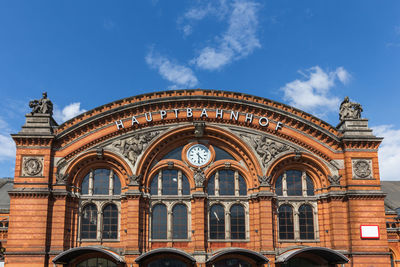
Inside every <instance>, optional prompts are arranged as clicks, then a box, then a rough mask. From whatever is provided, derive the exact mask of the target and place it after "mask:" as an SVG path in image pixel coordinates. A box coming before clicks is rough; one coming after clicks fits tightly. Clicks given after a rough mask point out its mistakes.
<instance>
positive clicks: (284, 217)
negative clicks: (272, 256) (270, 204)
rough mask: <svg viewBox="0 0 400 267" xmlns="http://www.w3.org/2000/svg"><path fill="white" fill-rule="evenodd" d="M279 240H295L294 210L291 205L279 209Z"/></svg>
mask: <svg viewBox="0 0 400 267" xmlns="http://www.w3.org/2000/svg"><path fill="white" fill-rule="evenodd" d="M278 219H279V239H294V227H293V225H294V224H293V209H292V206H290V205H281V206H280V207H279V215H278Z"/></svg>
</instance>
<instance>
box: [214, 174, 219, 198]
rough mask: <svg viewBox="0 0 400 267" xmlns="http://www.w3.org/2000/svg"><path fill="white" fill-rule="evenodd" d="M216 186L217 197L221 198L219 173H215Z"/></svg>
mask: <svg viewBox="0 0 400 267" xmlns="http://www.w3.org/2000/svg"><path fill="white" fill-rule="evenodd" d="M214 183H215V184H214V186H215V195H216V196H219V172H218V171H217V172H216V173H215V182H214Z"/></svg>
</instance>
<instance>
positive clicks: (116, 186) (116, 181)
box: [113, 174, 121, 195]
mask: <svg viewBox="0 0 400 267" xmlns="http://www.w3.org/2000/svg"><path fill="white" fill-rule="evenodd" d="M113 184H114V189H113V194H114V195H120V194H121V181H120V180H119V178H118V176H117V175H116V174H114V177H113Z"/></svg>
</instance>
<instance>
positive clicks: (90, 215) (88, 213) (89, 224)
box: [81, 204, 97, 239]
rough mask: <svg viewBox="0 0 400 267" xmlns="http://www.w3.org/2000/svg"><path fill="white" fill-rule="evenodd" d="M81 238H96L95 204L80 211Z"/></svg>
mask: <svg viewBox="0 0 400 267" xmlns="http://www.w3.org/2000/svg"><path fill="white" fill-rule="evenodd" d="M81 238H82V239H95V238H97V207H96V205H95V204H88V205H86V206H85V207H83V209H82V217H81Z"/></svg>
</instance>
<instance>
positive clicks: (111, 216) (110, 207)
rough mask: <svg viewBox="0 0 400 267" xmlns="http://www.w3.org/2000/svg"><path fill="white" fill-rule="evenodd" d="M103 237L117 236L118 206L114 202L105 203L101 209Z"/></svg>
mask: <svg viewBox="0 0 400 267" xmlns="http://www.w3.org/2000/svg"><path fill="white" fill-rule="evenodd" d="M102 233H103V236H102V237H103V239H117V238H118V208H117V206H116V205H115V204H107V205H106V206H105V207H104V209H103V231H102Z"/></svg>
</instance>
